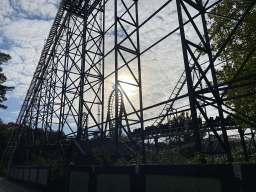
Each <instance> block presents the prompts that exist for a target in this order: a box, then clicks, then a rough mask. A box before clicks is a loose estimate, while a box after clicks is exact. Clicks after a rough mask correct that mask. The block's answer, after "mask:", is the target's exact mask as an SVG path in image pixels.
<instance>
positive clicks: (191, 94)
mask: <svg viewBox="0 0 256 192" xmlns="http://www.w3.org/2000/svg"><path fill="white" fill-rule="evenodd" d="M176 4H177V11H178V20H179V26H180V35H181V43H182V51H183V59H184V65H185V70H186V78H187V87H188V95H189V102H190V110H191V116H192V124H193V129H194V136H195V145H196V151H197V152H201V151H202V146H201V140H200V133H199V130H198V124H197V113H196V107H195V90H194V89H193V81H192V77H191V73H190V67H189V62H188V55H187V44H186V38H185V31H184V26H183V18H182V12H181V6H180V0H176Z"/></svg>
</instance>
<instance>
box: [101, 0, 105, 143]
mask: <svg viewBox="0 0 256 192" xmlns="http://www.w3.org/2000/svg"><path fill="white" fill-rule="evenodd" d="M103 3H104V4H103V6H101V7H102V9H103V10H102V11H103V14H102V15H103V18H102V27H103V29H102V54H103V55H102V68H101V69H102V93H101V96H102V97H101V101H102V106H101V140H103V139H104V124H103V122H104V95H105V94H104V91H105V87H104V86H105V84H104V79H105V27H106V25H105V19H106V18H105V16H106V14H105V7H106V2H105V0H103Z"/></svg>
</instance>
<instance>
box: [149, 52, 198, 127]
mask: <svg viewBox="0 0 256 192" xmlns="http://www.w3.org/2000/svg"><path fill="white" fill-rule="evenodd" d="M200 56H201V53H199V54H198V56H197V59H198V58H199V57H200ZM194 68H195V64H193V66H192V67H191V71H192V70H194ZM185 72H186V71H185V70H184V71H183V73H182V74H181V76H180V78H179V80H178V82H177V84H176V85H175V87H174V89H173V91H172V93H171V95H170V97H169V99H168V100H171V99H174V100H173V101H172V102H171V103H166V104H165V106H164V108H163V110H162V111H161V113H160V114H159V116H158V118H157V119H156V120H155V121H154V123H153V124H152V126H156V127H159V126H160V125H161V124H162V122H163V121H164V119H165V118H166V116H167V115H168V113H169V112H170V111H172V109H173V106H174V103H175V101H176V98H177V97H178V96H179V94H180V92H181V91H182V89H183V87H184V85H185V84H186V74H185Z"/></svg>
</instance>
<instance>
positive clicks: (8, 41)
mask: <svg viewBox="0 0 256 192" xmlns="http://www.w3.org/2000/svg"><path fill="white" fill-rule="evenodd" d="M165 2H166V0H150V1H149V0H140V1H139V19H140V21H139V22H140V23H142V22H143V21H144V20H145V19H147V18H148V16H150V15H151V14H152V13H153V12H154V11H156V10H157V9H158V8H159V7H161V6H162V5H163V4H164V3H165ZM210 2H211V1H210ZM59 3H60V0H40V1H34V0H1V6H0V21H1V22H0V51H2V52H5V53H9V54H10V55H11V57H12V59H11V60H10V61H9V62H8V64H3V69H4V74H5V75H6V77H7V78H8V81H7V82H6V85H8V86H14V87H15V90H14V91H12V92H9V93H7V98H8V100H7V101H6V102H4V103H3V104H5V105H7V106H8V109H6V110H3V109H0V118H1V119H2V120H3V121H4V123H8V122H15V121H16V119H17V117H18V114H19V111H20V108H21V105H22V103H23V100H24V98H25V95H26V92H27V89H28V87H29V84H30V82H31V79H32V76H33V73H34V71H35V68H36V66H37V64H38V60H39V58H40V54H41V51H42V48H43V46H44V43H45V40H46V39H47V37H48V34H49V30H50V28H51V26H52V23H53V20H54V18H55V15H56V12H57V10H58V6H59ZM211 3H212V2H211ZM111 5H113V3H111V1H110V3H109V6H110V7H109V8H108V7H107V11H109V13H111V14H107V18H106V22H108V21H109V22H111V20H112V19H113V17H114V15H113V12H112V10H111ZM185 20H186V18H185ZM198 25H199V26H200V24H198ZM176 27H178V20H177V13H176V3H175V1H173V2H171V3H170V4H169V5H168V6H167V7H166V8H164V9H163V10H162V11H161V12H160V13H159V14H157V15H156V16H155V17H153V19H152V20H151V21H150V22H148V23H147V24H146V25H144V26H143V27H142V28H141V29H140V40H141V51H143V50H145V49H146V48H147V47H149V46H150V45H152V44H153V43H154V42H157V41H158V40H159V39H160V38H162V37H163V36H164V35H166V34H168V33H169V32H170V31H171V30H173V29H175V28H176ZM191 28H192V27H191V25H188V26H187V27H186V28H185V30H186V31H185V32H186V35H187V38H188V39H193V40H194V39H196V38H197V36H196V35H195V33H193V31H192V30H191ZM108 38H109V42H111V39H113V37H111V36H109V37H108ZM106 40H107V41H108V39H107V38H106ZM106 49H108V47H106ZM141 59H142V78H143V80H142V86H143V105H144V107H147V106H150V105H153V104H155V103H158V102H162V101H165V100H167V99H168V98H169V96H170V94H171V92H172V90H173V88H174V86H175V84H176V83H177V81H178V78H179V77H180V75H181V74H182V72H183V70H184V64H183V57H182V50H181V43H180V36H179V33H174V34H173V35H171V36H170V37H168V38H167V39H166V40H165V41H163V42H162V43H160V44H158V45H157V46H155V47H154V48H152V49H150V50H149V51H147V52H146V53H145V54H143V55H142V58H141ZM124 78H125V77H124ZM106 86H107V89H108V93H110V91H111V90H112V87H113V81H111V78H110V79H109V80H107V81H106ZM185 92H186V90H185ZM131 97H132V96H131ZM184 104H186V101H180V105H184ZM162 108H163V106H161V107H158V108H157V109H154V110H151V111H148V112H147V113H145V118H150V117H151V116H155V115H157V114H159V113H160V112H161V109H162ZM208 114H212V115H213V116H216V111H215V110H213V109H211V110H209V112H208Z"/></svg>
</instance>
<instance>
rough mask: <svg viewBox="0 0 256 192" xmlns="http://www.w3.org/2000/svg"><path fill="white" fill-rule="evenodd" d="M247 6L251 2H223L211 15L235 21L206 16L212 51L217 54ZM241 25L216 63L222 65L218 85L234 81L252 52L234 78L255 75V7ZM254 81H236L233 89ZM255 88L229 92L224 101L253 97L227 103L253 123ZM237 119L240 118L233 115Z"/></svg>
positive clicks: (245, 87) (255, 118)
mask: <svg viewBox="0 0 256 192" xmlns="http://www.w3.org/2000/svg"><path fill="white" fill-rule="evenodd" d="M249 5H250V2H249V1H248V2H245V1H231V0H224V1H222V2H221V3H219V4H218V5H217V6H216V7H215V8H214V9H212V10H211V13H213V14H217V15H223V16H227V17H230V18H234V19H228V18H225V17H218V16H216V15H211V14H209V18H210V19H211V21H210V22H209V23H208V26H209V36H210V38H211V41H212V50H213V51H214V52H215V53H216V52H217V51H218V50H219V49H220V48H221V46H222V45H223V43H224V42H225V41H226V39H227V37H228V35H229V34H230V32H231V30H232V29H233V28H234V26H235V25H236V23H237V20H238V19H240V18H241V16H242V15H243V14H244V13H245V11H246V9H247V8H248V6H249ZM244 21H246V22H243V23H242V24H241V25H240V27H239V28H238V30H237V31H236V32H235V34H234V35H233V36H232V38H231V40H230V41H229V43H228V44H227V46H226V47H225V48H224V50H223V52H222V54H221V55H220V57H219V59H220V60H221V61H224V65H223V66H222V68H221V69H220V70H217V71H216V72H217V73H216V75H217V79H218V82H219V83H223V82H227V81H230V80H232V79H233V77H234V75H235V74H236V72H237V71H238V69H239V68H240V67H241V66H242V64H243V62H244V60H245V58H246V57H247V55H248V54H249V53H250V52H251V51H252V50H254V53H253V54H252V56H251V57H250V59H249V60H248V62H247V63H246V65H245V66H244V67H243V69H242V70H241V72H240V73H239V75H238V76H237V78H239V77H243V76H246V75H249V74H253V73H256V65H255V62H256V44H255V42H256V7H255V6H254V7H253V8H252V9H251V10H250V13H249V14H248V15H247V16H246V17H245V19H244ZM255 80H256V77H255V76H254V77H252V78H250V79H247V80H243V81H239V82H237V83H234V84H233V85H241V84H243V83H250V82H253V81H255ZM255 89H256V85H255V83H254V84H252V85H248V86H243V87H239V88H235V89H229V91H228V92H227V94H226V95H225V98H230V99H231V98H234V97H237V96H239V95H243V94H252V95H250V96H246V97H242V98H236V99H232V100H229V101H226V104H228V105H229V106H232V107H234V108H235V109H236V110H237V111H239V112H241V113H243V114H245V115H247V116H249V117H251V118H252V119H254V121H256V116H255V107H256V95H255ZM236 115H238V116H240V115H239V114H236ZM237 123H239V124H240V125H243V126H244V127H246V124H244V123H243V122H241V121H239V120H237Z"/></svg>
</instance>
